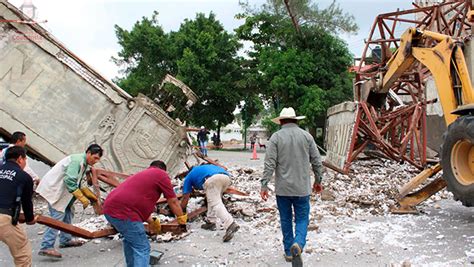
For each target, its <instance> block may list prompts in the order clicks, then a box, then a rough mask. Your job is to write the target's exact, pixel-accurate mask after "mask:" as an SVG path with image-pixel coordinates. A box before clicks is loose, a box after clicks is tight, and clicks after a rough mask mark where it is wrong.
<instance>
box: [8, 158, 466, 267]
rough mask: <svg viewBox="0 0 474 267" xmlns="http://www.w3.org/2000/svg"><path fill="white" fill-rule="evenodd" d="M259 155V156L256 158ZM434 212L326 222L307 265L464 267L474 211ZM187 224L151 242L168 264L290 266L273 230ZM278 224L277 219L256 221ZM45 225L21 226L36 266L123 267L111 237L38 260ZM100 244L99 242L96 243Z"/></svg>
mask: <svg viewBox="0 0 474 267" xmlns="http://www.w3.org/2000/svg"><path fill="white" fill-rule="evenodd" d="M210 156H211V157H213V158H218V159H219V160H220V162H222V163H223V164H227V165H228V166H229V164H231V166H233V165H234V164H235V165H237V166H247V167H252V166H258V165H259V164H263V163H262V160H260V161H253V160H250V156H251V154H250V153H248V152H225V151H221V152H215V151H211V152H210ZM259 157H260V158H263V155H259ZM439 204H440V207H441V208H440V209H435V208H432V207H430V206H427V207H425V208H424V209H425V211H426V213H424V214H422V215H415V216H414V215H403V216H399V215H398V216H397V215H388V216H370V217H358V218H348V217H324V218H323V219H322V220H321V222H320V224H319V230H318V231H310V232H309V234H308V245H307V247H309V248H311V249H310V250H308V251H307V252H306V253H304V260H305V262H306V263H307V265H306V266H357V265H360V266H389V265H390V264H391V263H397V264H401V263H402V262H403V261H405V260H408V261H410V262H411V263H412V264H413V265H415V266H465V265H468V264H469V263H468V262H467V260H466V256H465V251H468V250H471V249H474V232H473V231H472V230H473V229H474V208H466V207H463V206H461V205H460V204H459V202H454V201H452V200H443V201H441V202H439ZM200 223H201V222H193V223H191V224H190V228H191V231H190V234H189V235H188V236H187V237H185V238H183V239H182V240H179V241H173V242H170V243H154V242H153V243H152V248H153V249H158V250H160V251H163V252H164V253H165V255H164V256H163V258H162V260H161V262H160V265H166V266H196V267H197V266H245V265H247V266H289V264H288V263H286V262H284V260H283V257H282V253H281V248H280V244H281V236H280V235H281V234H280V232H279V229H278V228H277V227H273V228H272V227H267V228H265V227H263V228H261V229H265V230H259V229H255V228H254V227H253V226H252V225H251V224H249V223H246V222H245V221H242V219H238V223H239V224H241V225H242V228H241V230H240V231H239V232H238V233H237V234H236V236H235V238H234V239H233V240H232V241H231V242H230V243H226V244H223V243H222V241H221V238H222V234H223V231H217V232H208V231H204V230H202V229H200V228H199V225H200ZM262 223H266V224H269V225H278V222H274V221H273V222H262ZM43 230H44V226H41V225H35V226H30V227H27V231H28V235H29V237H30V240H31V242H32V245H33V262H34V266H68V267H73V266H124V261H123V255H122V245H121V242H120V241H115V240H112V239H109V238H102V239H98V240H99V241H96V242H97V243H96V242H88V243H87V244H85V245H84V246H83V247H79V248H69V249H63V250H61V252H62V253H63V255H64V258H63V259H62V260H49V259H45V258H42V257H39V256H37V251H38V248H39V245H40V242H41V238H42V235H39V234H38V233H41V232H42V231H43ZM98 242H100V243H98ZM0 266H12V263H11V258H10V256H9V252H8V249H7V247H6V246H5V245H4V244H0Z"/></svg>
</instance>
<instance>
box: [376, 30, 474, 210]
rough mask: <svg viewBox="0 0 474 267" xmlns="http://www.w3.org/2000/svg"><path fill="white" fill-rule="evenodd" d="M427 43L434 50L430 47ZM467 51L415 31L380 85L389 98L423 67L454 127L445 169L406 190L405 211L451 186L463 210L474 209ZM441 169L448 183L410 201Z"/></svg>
mask: <svg viewBox="0 0 474 267" xmlns="http://www.w3.org/2000/svg"><path fill="white" fill-rule="evenodd" d="M427 39H429V40H427ZM426 41H428V42H426ZM426 43H430V44H433V45H430V47H426V46H425V44H426ZM461 45H462V44H461V43H458V42H456V41H455V40H454V39H453V38H452V37H450V36H447V35H443V34H439V33H436V32H430V31H423V30H419V29H416V28H410V29H408V30H407V31H406V32H405V33H404V34H403V35H402V37H401V41H400V47H399V49H398V50H397V51H396V52H395V54H394V55H393V56H392V58H391V59H390V60H389V61H388V63H387V66H386V70H387V71H386V72H385V74H384V76H383V77H382V78H381V79H380V83H379V84H378V85H377V89H376V91H377V92H378V93H387V92H388V91H389V89H390V88H391V86H393V83H394V82H395V81H396V80H397V79H398V78H399V77H400V76H401V75H402V74H403V73H404V72H405V71H407V70H408V69H409V68H412V67H413V64H415V63H416V62H419V63H420V64H422V65H423V66H425V67H426V68H427V69H428V70H429V71H430V72H431V74H432V77H433V79H434V81H435V83H436V88H437V90H438V95H439V101H440V103H441V106H442V108H443V112H444V118H445V121H446V125H448V130H447V131H446V133H444V138H443V145H442V147H441V150H440V155H441V163H440V165H437V166H434V167H432V168H429V169H427V170H426V171H424V172H422V173H421V174H420V175H418V176H417V177H415V178H414V179H413V180H412V181H410V183H408V184H407V185H406V186H405V187H404V188H402V190H401V197H402V198H401V200H400V204H401V206H402V211H405V212H406V211H409V209H410V208H412V207H414V206H415V205H416V204H418V203H419V202H421V201H423V200H425V199H426V198H427V197H429V196H430V195H431V194H434V193H435V192H437V191H438V190H440V189H441V188H443V187H444V186H445V185H447V187H448V190H449V191H451V192H452V193H453V194H454V197H455V199H457V200H460V201H461V202H462V203H463V205H465V206H473V205H474V92H473V88H472V84H471V79H470V77H469V73H468V68H467V65H466V60H465V58H464V54H463V51H462V47H461ZM440 134H442V133H440ZM441 168H442V169H443V179H444V181H439V180H438V181H435V182H434V183H432V184H431V187H425V190H421V191H419V192H418V195H416V194H411V195H408V193H409V191H411V190H412V189H414V188H415V187H417V186H418V185H419V184H421V183H422V182H423V181H425V180H426V179H427V178H428V177H430V176H432V175H433V174H435V173H436V172H438V171H440V170H441ZM444 182H445V183H444ZM420 200H421V201H420ZM407 209H408V210H407Z"/></svg>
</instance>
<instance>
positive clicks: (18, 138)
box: [0, 132, 39, 184]
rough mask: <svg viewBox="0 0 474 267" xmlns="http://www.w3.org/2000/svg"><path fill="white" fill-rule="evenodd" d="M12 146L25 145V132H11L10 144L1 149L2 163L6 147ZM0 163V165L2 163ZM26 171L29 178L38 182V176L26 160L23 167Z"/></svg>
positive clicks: (4, 159) (4, 161)
mask: <svg viewBox="0 0 474 267" xmlns="http://www.w3.org/2000/svg"><path fill="white" fill-rule="evenodd" d="M12 146H20V147H23V148H24V147H25V146H26V134H25V133H23V132H14V133H13V134H12V139H11V142H10V145H9V146H8V147H7V148H5V149H3V150H2V154H1V156H0V159H2V160H1V161H2V164H5V163H6V161H7V160H6V158H5V153H6V152H7V151H8V148H9V147H12ZM2 164H0V165H2ZM23 170H24V171H25V172H26V173H28V174H29V175H30V176H31V178H33V182H34V183H35V184H38V183H39V176H38V175H37V174H36V173H35V172H34V171H33V170H32V169H31V168H30V166H29V165H28V162H26V166H25V168H24V169H23Z"/></svg>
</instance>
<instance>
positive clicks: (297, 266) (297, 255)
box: [290, 243, 303, 267]
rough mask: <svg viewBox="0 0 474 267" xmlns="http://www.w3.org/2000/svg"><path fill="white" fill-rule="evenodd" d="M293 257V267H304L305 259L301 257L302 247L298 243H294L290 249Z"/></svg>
mask: <svg viewBox="0 0 474 267" xmlns="http://www.w3.org/2000/svg"><path fill="white" fill-rule="evenodd" d="M290 252H291V256H292V257H293V259H292V260H291V266H292V267H303V258H302V257H301V247H300V245H298V244H297V243H294V244H293V245H292V246H291V248H290Z"/></svg>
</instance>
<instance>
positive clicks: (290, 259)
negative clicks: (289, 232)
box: [283, 254, 293, 262]
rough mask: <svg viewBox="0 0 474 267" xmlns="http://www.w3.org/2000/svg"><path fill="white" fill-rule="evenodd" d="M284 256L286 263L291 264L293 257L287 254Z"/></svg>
mask: <svg viewBox="0 0 474 267" xmlns="http://www.w3.org/2000/svg"><path fill="white" fill-rule="evenodd" d="M283 256H284V257H285V261H286V262H291V261H292V260H293V256H288V255H286V254H283Z"/></svg>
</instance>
